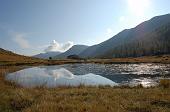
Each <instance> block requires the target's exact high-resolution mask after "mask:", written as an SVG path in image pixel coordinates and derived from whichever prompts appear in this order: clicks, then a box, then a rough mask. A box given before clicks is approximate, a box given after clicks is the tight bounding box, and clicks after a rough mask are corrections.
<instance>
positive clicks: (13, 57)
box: [0, 48, 41, 65]
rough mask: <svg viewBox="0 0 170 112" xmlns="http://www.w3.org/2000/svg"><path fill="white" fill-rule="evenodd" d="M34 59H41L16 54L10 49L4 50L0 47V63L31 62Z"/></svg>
mask: <svg viewBox="0 0 170 112" xmlns="http://www.w3.org/2000/svg"><path fill="white" fill-rule="evenodd" d="M35 61H41V60H39V59H37V58H32V57H28V56H23V55H18V54H15V53H13V52H11V51H8V50H4V49H2V48H0V65H1V64H4V63H10V64H11V63H27V62H29V63H32V62H35Z"/></svg>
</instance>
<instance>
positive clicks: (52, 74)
mask: <svg viewBox="0 0 170 112" xmlns="http://www.w3.org/2000/svg"><path fill="white" fill-rule="evenodd" d="M6 79H7V80H9V81H13V82H16V83H17V84H19V85H21V86H23V87H40V86H46V87H57V86H79V85H81V84H82V85H86V86H87V85H89V86H98V85H110V86H115V85H117V84H116V83H115V82H113V81H112V80H110V79H107V78H105V77H102V76H100V75H95V74H92V73H89V74H86V75H74V74H72V73H71V72H70V71H68V70H67V69H65V68H57V69H55V67H50V66H49V67H48V66H47V67H34V68H28V69H24V70H21V71H18V72H14V73H10V74H8V75H7V77H6Z"/></svg>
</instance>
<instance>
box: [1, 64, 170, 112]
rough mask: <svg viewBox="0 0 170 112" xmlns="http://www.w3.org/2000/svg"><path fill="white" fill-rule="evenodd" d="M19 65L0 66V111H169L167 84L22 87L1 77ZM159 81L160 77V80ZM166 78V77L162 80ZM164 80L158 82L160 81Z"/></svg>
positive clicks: (18, 68)
mask: <svg viewBox="0 0 170 112" xmlns="http://www.w3.org/2000/svg"><path fill="white" fill-rule="evenodd" d="M22 68H23V67H22V66H17V67H16V66H10V67H9V66H6V67H5V66H4V67H0V98H1V100H0V112H16V111H17V112H18V111H23V112H169V111H170V88H164V87H162V86H160V87H155V88H147V89H146V88H142V87H136V88H130V87H115V88H113V87H109V86H104V87H103V86H99V87H84V86H79V87H59V88H51V89H49V88H43V87H41V88H22V87H19V86H17V85H15V84H14V83H10V82H7V81H5V80H4V76H5V74H6V73H8V72H12V71H16V70H20V69H22ZM161 82H162V81H161ZM167 82H170V81H168V80H166V83H165V84H167ZM162 84H163V85H164V83H161V85H162Z"/></svg>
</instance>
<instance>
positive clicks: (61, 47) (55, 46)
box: [44, 40, 73, 52]
mask: <svg viewBox="0 0 170 112" xmlns="http://www.w3.org/2000/svg"><path fill="white" fill-rule="evenodd" d="M72 46H73V42H70V41H68V42H67V43H64V44H63V43H58V42H57V41H55V40H53V42H52V43H51V44H50V45H49V46H48V47H47V48H46V49H45V50H44V51H45V52H56V51H58V52H64V51H66V50H68V49H70V48H71V47H72Z"/></svg>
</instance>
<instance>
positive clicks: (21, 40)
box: [12, 33, 31, 48]
mask: <svg viewBox="0 0 170 112" xmlns="http://www.w3.org/2000/svg"><path fill="white" fill-rule="evenodd" d="M12 40H13V41H14V42H15V43H17V44H18V45H19V46H20V47H21V48H30V47H31V45H30V44H29V42H28V40H26V39H25V35H24V34H22V33H13V34H12Z"/></svg>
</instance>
